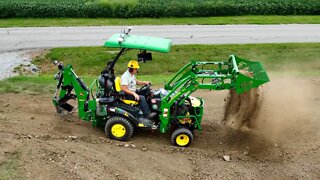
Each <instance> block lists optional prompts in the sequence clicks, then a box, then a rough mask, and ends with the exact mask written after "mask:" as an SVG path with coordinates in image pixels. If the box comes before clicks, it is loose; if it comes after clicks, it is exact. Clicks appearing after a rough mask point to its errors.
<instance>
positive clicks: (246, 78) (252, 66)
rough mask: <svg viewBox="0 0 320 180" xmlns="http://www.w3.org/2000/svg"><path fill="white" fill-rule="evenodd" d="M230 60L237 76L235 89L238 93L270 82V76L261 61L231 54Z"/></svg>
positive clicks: (233, 71) (233, 72)
mask: <svg viewBox="0 0 320 180" xmlns="http://www.w3.org/2000/svg"><path fill="white" fill-rule="evenodd" d="M229 62H230V64H231V66H232V74H234V77H235V90H236V92H237V93H238V94H241V93H244V92H246V91H249V90H250V89H252V88H257V87H258V86H260V85H262V84H264V83H267V82H269V81H270V80H269V77H268V75H267V73H266V71H265V69H264V68H263V66H262V64H261V63H260V62H254V61H249V60H246V59H242V58H239V57H237V56H235V55H231V56H230V58H229Z"/></svg>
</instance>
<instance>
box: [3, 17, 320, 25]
mask: <svg viewBox="0 0 320 180" xmlns="http://www.w3.org/2000/svg"><path fill="white" fill-rule="evenodd" d="M319 23H320V16H226V17H190V18H129V19H121V18H24V19H22V18H11V19H0V27H49V26H110V25H169V24H170V25H191V24H198V25H222V24H319Z"/></svg>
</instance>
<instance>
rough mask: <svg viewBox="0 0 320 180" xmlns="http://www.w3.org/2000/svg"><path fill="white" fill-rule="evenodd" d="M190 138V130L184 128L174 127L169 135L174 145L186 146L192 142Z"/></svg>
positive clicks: (191, 137)
mask: <svg viewBox="0 0 320 180" xmlns="http://www.w3.org/2000/svg"><path fill="white" fill-rule="evenodd" d="M192 140H193V135H192V132H191V131H190V130H189V129H186V128H179V129H176V130H175V131H173V133H172V135H171V143H172V145H174V146H180V147H187V146H189V145H190V144H191V143H192Z"/></svg>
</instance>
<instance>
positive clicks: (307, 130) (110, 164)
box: [0, 77, 320, 179]
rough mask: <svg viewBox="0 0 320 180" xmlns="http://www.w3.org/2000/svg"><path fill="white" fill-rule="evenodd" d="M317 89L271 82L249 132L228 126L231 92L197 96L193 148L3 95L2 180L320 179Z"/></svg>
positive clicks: (310, 83)
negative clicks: (111, 131) (199, 113)
mask: <svg viewBox="0 0 320 180" xmlns="http://www.w3.org/2000/svg"><path fill="white" fill-rule="evenodd" d="M318 89H320V78H304V79H294V78H289V79H288V78H279V77H278V78H271V82H270V83H268V84H267V85H265V86H264V87H263V104H261V111H260V113H259V115H258V117H257V120H256V126H255V128H254V129H245V130H244V129H242V130H236V129H233V128H230V127H228V126H226V125H223V123H222V122H221V121H222V119H223V113H224V112H223V111H224V104H225V98H226V96H227V94H228V93H227V92H226V91H221V92H218V91H198V92H196V93H195V96H200V97H203V98H204V99H205V103H206V104H205V115H204V120H203V123H202V127H203V132H202V133H198V132H196V133H195V138H194V141H193V144H192V145H191V146H190V147H187V148H179V147H174V146H172V145H171V144H170V134H161V133H159V132H153V131H147V130H142V131H138V132H135V134H134V136H133V138H132V139H131V140H130V141H129V142H118V141H113V140H109V139H107V138H106V137H105V135H104V132H103V130H102V129H99V128H93V127H92V126H91V125H90V123H88V122H84V121H81V120H80V119H78V118H77V115H76V114H73V115H72V116H71V117H64V118H62V117H61V116H59V115H57V114H56V113H55V109H54V107H53V105H52V102H51V99H50V95H26V94H0V137H1V138H0V147H1V149H0V176H1V177H0V179H320V171H319V169H320V131H319V130H320V111H319V110H320V95H319V93H318V92H317V90H318ZM223 156H229V157H230V161H226V160H224V158H223Z"/></svg>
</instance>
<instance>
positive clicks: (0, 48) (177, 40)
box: [0, 24, 320, 52]
mask: <svg viewBox="0 0 320 180" xmlns="http://www.w3.org/2000/svg"><path fill="white" fill-rule="evenodd" d="M123 28H124V26H99V27H44V28H0V52H6V51H14V50H19V49H30V48H44V47H67V46H101V45H103V43H104V41H105V40H106V39H107V38H108V37H110V36H111V35H112V34H113V33H117V32H121V30H122V29H123ZM132 33H133V34H140V35H150V36H160V37H166V38H170V39H172V40H173V43H174V44H247V43H280V42H320V24H316V25H315V24H314V25H312V24H307V25H301V24H299V25H298V24H292V25H210V26H209V25H179V26H136V27H133V32H132Z"/></svg>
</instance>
